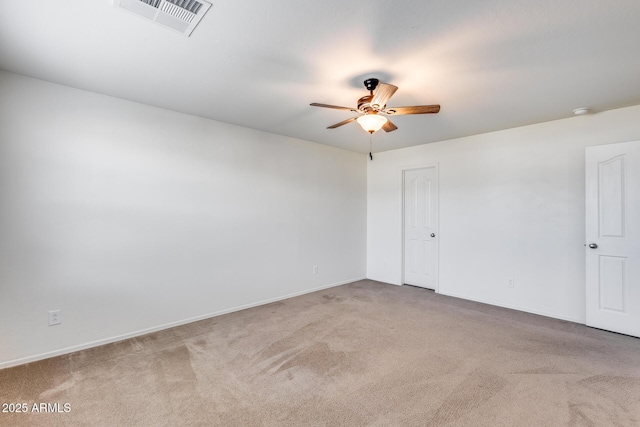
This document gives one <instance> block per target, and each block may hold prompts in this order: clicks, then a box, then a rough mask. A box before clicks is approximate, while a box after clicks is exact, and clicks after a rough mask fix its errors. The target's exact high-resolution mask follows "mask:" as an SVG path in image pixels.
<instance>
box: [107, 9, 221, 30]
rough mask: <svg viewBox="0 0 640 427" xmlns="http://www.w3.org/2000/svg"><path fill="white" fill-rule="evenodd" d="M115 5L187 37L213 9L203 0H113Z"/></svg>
mask: <svg viewBox="0 0 640 427" xmlns="http://www.w3.org/2000/svg"><path fill="white" fill-rule="evenodd" d="M113 5H114V6H115V7H117V8H120V9H124V10H126V11H128V12H131V13H134V14H136V15H138V16H142V17H143V18H145V19H148V20H150V21H153V22H155V23H157V24H159V25H162V26H164V27H167V28H170V29H172V30H175V31H178V32H180V33H182V34H184V35H186V36H190V35H191V33H192V32H193V29H194V28H195V27H196V25H198V23H199V22H200V20H201V19H202V17H203V16H204V14H205V13H206V12H207V10H209V8H210V7H211V3H208V2H206V1H203V0H113Z"/></svg>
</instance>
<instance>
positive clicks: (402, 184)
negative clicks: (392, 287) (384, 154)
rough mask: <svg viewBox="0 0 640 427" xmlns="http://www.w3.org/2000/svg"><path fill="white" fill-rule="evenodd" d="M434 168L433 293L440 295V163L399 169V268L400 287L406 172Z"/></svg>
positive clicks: (403, 256) (402, 264) (402, 268)
mask: <svg viewBox="0 0 640 427" xmlns="http://www.w3.org/2000/svg"><path fill="white" fill-rule="evenodd" d="M431 168H434V169H435V172H436V178H437V179H438V195H437V197H436V215H437V217H438V227H437V229H436V236H438V262H437V264H436V265H437V266H438V274H437V276H436V286H435V289H434V291H435V292H436V293H440V292H439V289H440V163H439V162H434V163H424V164H420V165H410V166H402V167H400V168H399V175H400V254H401V255H400V257H401V260H402V262H401V268H400V285H401V286H404V284H405V283H404V271H405V262H406V259H405V253H404V237H405V236H404V231H405V230H404V217H405V215H404V208H405V203H404V202H405V200H404V192H405V175H406V172H408V171H413V170H417V169H431Z"/></svg>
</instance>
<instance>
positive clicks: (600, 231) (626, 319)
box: [585, 141, 640, 337]
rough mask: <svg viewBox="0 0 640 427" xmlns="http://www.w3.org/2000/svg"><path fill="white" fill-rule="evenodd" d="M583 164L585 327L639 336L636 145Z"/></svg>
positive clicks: (602, 152)
mask: <svg viewBox="0 0 640 427" xmlns="http://www.w3.org/2000/svg"><path fill="white" fill-rule="evenodd" d="M585 161H586V164H585V172H586V192H587V193H586V209H587V211H586V226H587V229H586V238H587V241H586V247H585V251H586V264H587V325H588V326H593V327H595V328H600V329H606V330H609V331H614V332H620V333H623V334H627V335H633V336H636V337H640V141H636V142H625V143H621V144H611V145H601V146H597V147H589V148H587V149H586V155H585Z"/></svg>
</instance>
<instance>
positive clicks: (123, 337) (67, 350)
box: [0, 277, 366, 369]
mask: <svg viewBox="0 0 640 427" xmlns="http://www.w3.org/2000/svg"><path fill="white" fill-rule="evenodd" d="M364 279H366V277H356V278H353V279H349V280H344V281H341V282H336V283H331V284H329V285H323V286H318V287H317V288H312V289H306V290H304V291H300V292H294V293H292V294H287V295H282V296H279V297H275V298H270V299H266V300H262V301H258V302H254V303H250V304H245V305H240V306H238V307H233V308H229V309H225V310H219V311H215V312H213V313H208V314H203V315H201V316H196V317H191V318H189V319H184V320H179V321H177V322H171V323H166V324H164V325H160V326H154V327H152V328H147V329H141V330H139V331H134V332H130V333H127V334H124V335H118V336H115V337H111V338H105V339H101V340H97V341H91V342H88V343H85V344H79V345H74V346H71V347H67V348H62V349H59V350H55V351H49V352H46V353H41V354H37V355H34V356H27V357H22V358H20V359H14V360H9V361H6V362H0V369H5V368H10V367H13V366H18V365H24V364H26V363H31V362H37V361H38V360H43V359H49V358H51V357H56V356H61V355H63V354H69V353H73V352H75V351H80V350H86V349H88V348H92V347H98V346H101V345H105V344H111V343H114V342H118V341H122V340H126V339H129V338H134V337H139V336H141V335H146V334H149V333H152V332H157V331H162V330H164V329H169V328H174V327H176V326H181V325H186V324H187V323H193V322H197V321H199V320H205V319H210V318H212V317H216V316H222V315H223V314H229V313H233V312H234V311H240V310H245V309H247V308H252V307H257V306H259V305H265V304H271V303H272V302H277V301H282V300H285V299H289V298H294V297H298V296H301V295H305V294H310V293H312V292H317V291H321V290H323V289H329V288H335V287H336V286H342V285H346V284H347V283H352V282H357V281H358V280H364Z"/></svg>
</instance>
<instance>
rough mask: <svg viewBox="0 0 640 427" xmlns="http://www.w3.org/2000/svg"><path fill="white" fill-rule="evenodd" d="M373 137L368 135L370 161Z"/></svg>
mask: <svg viewBox="0 0 640 427" xmlns="http://www.w3.org/2000/svg"><path fill="white" fill-rule="evenodd" d="M372 139H373V135H372V134H369V158H370V159H371V161H373V154H371V152H372V150H371V146H372V145H373V141H372Z"/></svg>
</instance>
